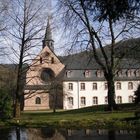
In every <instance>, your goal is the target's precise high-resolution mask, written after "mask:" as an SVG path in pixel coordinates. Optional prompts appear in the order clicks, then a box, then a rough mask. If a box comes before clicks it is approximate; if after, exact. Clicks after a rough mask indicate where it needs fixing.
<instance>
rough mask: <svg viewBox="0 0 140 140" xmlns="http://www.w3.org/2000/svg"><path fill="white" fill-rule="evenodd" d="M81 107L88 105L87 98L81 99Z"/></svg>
mask: <svg viewBox="0 0 140 140" xmlns="http://www.w3.org/2000/svg"><path fill="white" fill-rule="evenodd" d="M81 105H82V106H85V105H86V98H85V97H81Z"/></svg>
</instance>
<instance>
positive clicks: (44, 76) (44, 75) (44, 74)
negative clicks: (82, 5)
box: [40, 68, 55, 82]
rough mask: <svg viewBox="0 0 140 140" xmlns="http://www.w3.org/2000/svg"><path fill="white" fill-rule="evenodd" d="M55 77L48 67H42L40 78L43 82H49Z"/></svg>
mask: <svg viewBox="0 0 140 140" xmlns="http://www.w3.org/2000/svg"><path fill="white" fill-rule="evenodd" d="M54 77H55V74H54V72H53V71H52V70H51V69H50V68H43V69H42V71H41V75H40V78H41V80H42V81H43V82H49V81H51V80H53V78H54Z"/></svg>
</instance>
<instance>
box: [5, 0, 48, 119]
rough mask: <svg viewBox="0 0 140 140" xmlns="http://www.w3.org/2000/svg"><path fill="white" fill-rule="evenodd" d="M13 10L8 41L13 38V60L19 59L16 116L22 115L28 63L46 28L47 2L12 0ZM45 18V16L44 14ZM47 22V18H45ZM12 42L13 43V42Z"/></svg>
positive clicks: (10, 44) (11, 45)
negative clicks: (21, 109)
mask: <svg viewBox="0 0 140 140" xmlns="http://www.w3.org/2000/svg"><path fill="white" fill-rule="evenodd" d="M11 2H12V4H11V11H10V13H9V15H10V21H9V26H10V27H11V29H10V30H9V31H8V35H9V36H8V37H7V38H6V39H7V41H9V40H11V41H10V43H9V46H10V47H11V50H12V54H14V55H13V58H12V59H11V61H12V62H14V63H16V62H15V60H17V61H18V62H17V65H18V69H17V82H16V83H17V84H16V91H15V107H14V117H16V118H18V117H20V106H21V97H22V96H24V95H23V88H24V84H25V74H26V71H27V68H28V67H27V65H26V66H25V64H28V63H29V62H30V61H31V60H32V59H33V57H34V55H35V53H33V52H35V50H37V46H39V44H40V39H41V34H42V33H41V31H42V30H43V29H44V23H43V21H42V19H43V15H45V10H44V9H45V4H44V3H43V0H42V1H37V0H20V1H19V0H13V1H11ZM44 18H45V16H44ZM44 22H46V20H44ZM11 42H12V43H11ZM35 47H36V48H35Z"/></svg>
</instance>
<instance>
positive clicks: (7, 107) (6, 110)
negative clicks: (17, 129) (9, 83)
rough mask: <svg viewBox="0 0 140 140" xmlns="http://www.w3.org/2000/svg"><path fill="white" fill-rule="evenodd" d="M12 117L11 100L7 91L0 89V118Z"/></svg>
mask: <svg viewBox="0 0 140 140" xmlns="http://www.w3.org/2000/svg"><path fill="white" fill-rule="evenodd" d="M11 117H12V98H11V96H10V95H9V91H8V90H7V89H4V88H3V89H0V118H2V119H7V118H11Z"/></svg>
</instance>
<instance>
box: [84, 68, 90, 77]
mask: <svg viewBox="0 0 140 140" xmlns="http://www.w3.org/2000/svg"><path fill="white" fill-rule="evenodd" d="M85 77H87V78H88V77H90V71H89V70H86V71H85Z"/></svg>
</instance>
